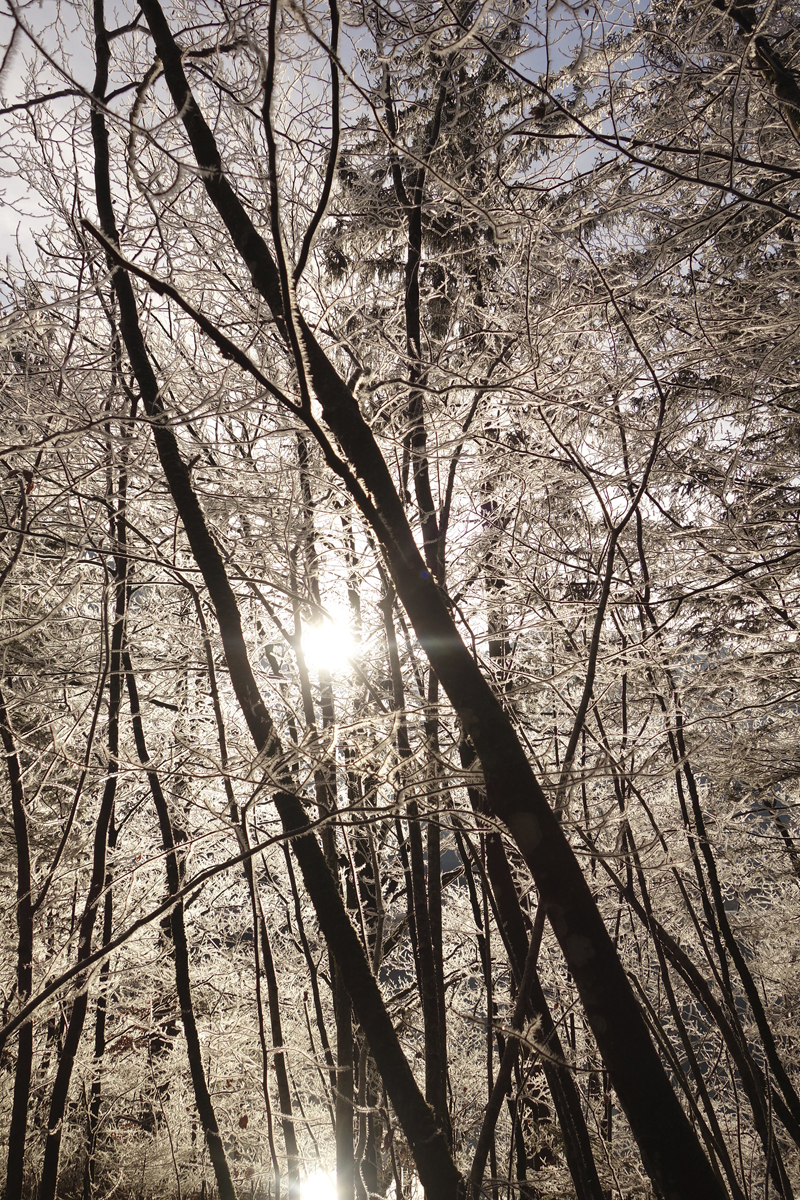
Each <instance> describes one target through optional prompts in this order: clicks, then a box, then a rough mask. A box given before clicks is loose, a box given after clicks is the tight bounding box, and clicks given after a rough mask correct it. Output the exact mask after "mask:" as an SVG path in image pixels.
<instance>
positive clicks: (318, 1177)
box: [300, 1171, 336, 1200]
mask: <svg viewBox="0 0 800 1200" xmlns="http://www.w3.org/2000/svg"><path fill="white" fill-rule="evenodd" d="M300 1200H336V1184H335V1183H334V1182H333V1180H332V1179H331V1177H330V1175H326V1173H325V1172H324V1171H315V1172H314V1174H313V1175H309V1177H308V1179H307V1180H306V1181H305V1183H301V1185H300Z"/></svg>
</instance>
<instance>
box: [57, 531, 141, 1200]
mask: <svg viewBox="0 0 800 1200" xmlns="http://www.w3.org/2000/svg"><path fill="white" fill-rule="evenodd" d="M117 543H118V548H117V553H116V554H115V556H114V558H115V567H116V580H115V593H116V602H115V611H114V622H113V628H112V634H111V655H110V670H109V680H108V747H107V749H108V761H109V768H108V775H107V776H106V783H105V787H104V789H103V795H102V799H101V801H100V811H99V813H98V816H97V822H96V825H95V832H94V847H93V851H92V873H91V878H90V881H89V891H88V894H87V897H86V905H85V907H84V910H83V916H82V917H81V921H80V925H79V927H78V962H83V961H84V960H85V959H86V958H88V957H89V955H90V954H91V951H92V933H93V930H94V925H95V919H96V917H97V905H98V902H99V899H100V895H101V893H102V890H103V886H104V884H105V879H106V851H107V841H108V832H109V828H110V827H111V823H112V820H113V813H114V797H115V795H116V790H117V780H118V777H119V710H120V699H121V692H122V647H123V640H124V629H125V609H126V603H127V595H128V587H127V571H128V562H127V557H126V549H125V538H124V526H122V527H121V528H118V531H117ZM88 1003H89V990H88V981H87V980H86V979H85V978H81V977H79V979H78V992H77V995H76V997H75V1000H74V1001H73V1004H72V1010H71V1012H70V1015H69V1020H68V1021H67V1031H66V1034H65V1037H64V1047H63V1049H62V1051H61V1056H60V1058H59V1062H58V1067H57V1069H56V1077H55V1081H54V1083H53V1091H52V1093H51V1097H50V1110H49V1113H48V1118H47V1139H46V1141H45V1149H44V1162H43V1164H42V1174H41V1177H40V1180H39V1191H38V1200H54V1198H55V1194H56V1186H57V1183H58V1160H59V1154H60V1150H61V1133H62V1128H63V1123H64V1112H65V1109H66V1103H67V1095H68V1093H69V1085H70V1082H71V1080H72V1069H73V1066H74V1064H75V1055H76V1054H77V1052H78V1045H79V1043H80V1040H81V1035H82V1034H83V1026H84V1021H85V1019H86V1009H87V1006H88Z"/></svg>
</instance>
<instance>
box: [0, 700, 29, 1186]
mask: <svg viewBox="0 0 800 1200" xmlns="http://www.w3.org/2000/svg"><path fill="white" fill-rule="evenodd" d="M0 737H2V741H3V750H4V752H5V759H6V770H7V771H8V783H9V791H10V793H11V812H12V817H13V822H14V842H15V845H16V851H17V995H18V997H19V1001H20V1003H21V1004H25V1002H26V1001H27V1000H29V999H30V996H31V991H32V989H33V901H32V897H31V858H30V846H29V842H28V818H27V815H26V813H25V792H24V788H23V783H22V771H21V769H20V762H19V757H18V755H17V747H16V743H15V740H14V732H13V729H12V727H11V721H10V719H9V715H8V709H7V708H6V702H5V698H4V696H3V693H2V691H0ZM32 1067H33V1022H32V1021H26V1022H25V1024H24V1025H22V1026H21V1028H20V1031H19V1037H18V1042H17V1060H16V1063H15V1065H14V1099H13V1102H12V1106H11V1121H10V1124H9V1127H8V1166H7V1170H6V1187H5V1200H21V1197H22V1183H23V1173H24V1166H25V1139H26V1135H27V1130H28V1104H29V1100H30V1090H31V1070H32Z"/></svg>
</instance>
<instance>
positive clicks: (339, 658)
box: [302, 612, 356, 675]
mask: <svg viewBox="0 0 800 1200" xmlns="http://www.w3.org/2000/svg"><path fill="white" fill-rule="evenodd" d="M302 641H303V653H304V654H305V656H306V662H307V663H308V665H309V667H312V668H313V669H315V670H317V671H329V672H330V673H331V675H335V674H337V673H338V672H340V671H346V670H347V669H348V667H349V666H350V664H351V662H352V659H353V655H354V653H355V648H356V646H355V641H354V639H353V635H352V633H351V631H350V626H349V625H348V622H347V617H346V616H345V615H344V614H343V613H342V614H340V613H337V612H332V613H331V614H330V615H329V616H325V617H320V618H318V619H317V620H316V621H315V622H314V623H313V624H312V625H307V626H306V627H305V629H304V630H303V639H302Z"/></svg>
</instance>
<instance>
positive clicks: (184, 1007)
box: [125, 651, 236, 1200]
mask: <svg viewBox="0 0 800 1200" xmlns="http://www.w3.org/2000/svg"><path fill="white" fill-rule="evenodd" d="M125 673H126V681H127V685H128V697H129V700H130V711H131V723H132V725H133V735H134V740H135V742H136V752H137V754H138V756H139V761H140V762H141V764H142V766H143V767H144V769H145V773H146V775H147V782H148V785H149V787H150V794H151V796H152V797H153V803H154V805H155V809H156V814H157V817H158V824H159V828H160V830H161V844H162V846H163V848H164V851H165V853H166V868H167V888H168V892H169V894H170V895H171V896H173V895H175V894H176V893H177V892H178V891H180V887H181V883H182V867H181V863H180V860H179V858H178V854H177V852H176V845H175V833H174V830H173V827H172V819H171V817H170V813H169V806H168V804H167V799H166V796H165V795H164V792H163V789H162V787H161V781H160V780H159V777H158V772H157V771H156V769H155V768H154V766H153V764H152V762H151V761H150V755H149V754H148V752H147V744H146V742H145V737H144V727H143V725H142V716H141V710H140V706H139V692H138V689H137V687H136V678H135V676H134V673H133V664H132V663H131V659H130V655H129V654H128V653H127V651H126V653H125ZM170 932H171V934H172V945H173V949H174V954H175V983H176V985H177V990H178V1002H179V1004H180V1008H181V1022H182V1024H183V1032H184V1036H185V1038H186V1052H187V1056H188V1059H189V1071H190V1073H191V1077H192V1085H193V1088H194V1098H195V1104H196V1105H197V1112H198V1115H199V1117H200V1121H201V1124H202V1127H203V1133H204V1135H205V1140H206V1145H207V1146H208V1154H209V1158H210V1159H211V1163H212V1166H213V1168H214V1175H215V1178H216V1182H217V1188H218V1190H219V1195H220V1200H236V1191H235V1188H234V1186H233V1180H232V1179H231V1173H230V1168H229V1166H228V1160H227V1157H226V1155H225V1148H224V1146H223V1144H222V1137H221V1136H220V1132H219V1124H218V1122H217V1116H216V1113H215V1111H214V1103H213V1100H212V1099H211V1093H210V1092H209V1089H208V1081H207V1080H206V1075H205V1069H204V1067H203V1054H202V1048H201V1046H200V1036H199V1033H198V1029H197V1021H196V1019H195V1015H194V1004H193V1002H192V987H191V979H190V974H189V944H188V941H187V938H186V924H185V921H184V915H183V901H182V900H178V901H177V903H176V904H175V905H174V907H173V908H172V909H171V910H170Z"/></svg>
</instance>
